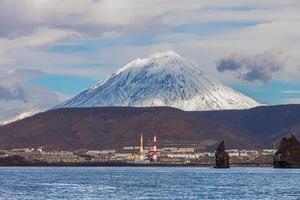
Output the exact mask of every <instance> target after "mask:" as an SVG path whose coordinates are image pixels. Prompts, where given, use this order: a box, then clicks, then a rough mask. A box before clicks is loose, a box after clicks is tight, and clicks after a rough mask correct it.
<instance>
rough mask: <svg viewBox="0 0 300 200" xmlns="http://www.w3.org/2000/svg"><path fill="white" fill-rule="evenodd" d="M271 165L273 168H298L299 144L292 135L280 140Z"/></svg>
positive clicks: (299, 161) (299, 158)
mask: <svg viewBox="0 0 300 200" xmlns="http://www.w3.org/2000/svg"><path fill="white" fill-rule="evenodd" d="M273 165H274V168H300V143H299V141H298V140H297V138H296V137H295V136H294V135H292V136H291V137H290V138H286V137H284V138H282V139H281V141H280V145H279V148H278V150H277V152H276V153H275V155H274V158H273Z"/></svg>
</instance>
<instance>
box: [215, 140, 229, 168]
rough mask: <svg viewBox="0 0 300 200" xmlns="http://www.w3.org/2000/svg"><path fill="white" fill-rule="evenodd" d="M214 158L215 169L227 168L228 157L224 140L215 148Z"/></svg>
mask: <svg viewBox="0 0 300 200" xmlns="http://www.w3.org/2000/svg"><path fill="white" fill-rule="evenodd" d="M215 157H216V165H215V168H229V167H230V166H229V155H228V153H227V152H226V151H225V145H224V140H223V141H222V142H221V143H220V144H219V146H218V147H217V151H216V153H215Z"/></svg>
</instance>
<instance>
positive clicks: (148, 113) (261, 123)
mask: <svg viewBox="0 0 300 200" xmlns="http://www.w3.org/2000/svg"><path fill="white" fill-rule="evenodd" d="M154 130H156V131H157V137H158V145H159V146H160V147H162V146H178V147H182V146H198V147H201V148H203V150H207V149H208V150H214V149H215V147H216V145H217V144H218V143H219V142H220V141H221V140H225V141H226V146H227V147H228V148H239V149H262V148H273V145H274V144H278V142H279V141H280V139H281V138H282V137H286V136H288V135H290V134H294V135H295V136H296V137H300V105H281V106H261V107H256V108H252V109H248V110H222V111H182V110H179V109H176V108H171V107H139V108H137V107H89V108H60V109H55V110H50V111H46V112H43V113H39V114H36V115H34V116H32V117H29V118H26V119H23V120H20V121H16V122H13V123H11V124H8V125H5V126H1V127H0V148H2V149H6V148H26V147H40V146H43V147H45V148H46V149H55V150H76V149H80V148H86V149H121V148H122V147H123V146H138V144H139V137H140V133H141V132H143V135H144V137H145V138H152V137H153V131H154Z"/></svg>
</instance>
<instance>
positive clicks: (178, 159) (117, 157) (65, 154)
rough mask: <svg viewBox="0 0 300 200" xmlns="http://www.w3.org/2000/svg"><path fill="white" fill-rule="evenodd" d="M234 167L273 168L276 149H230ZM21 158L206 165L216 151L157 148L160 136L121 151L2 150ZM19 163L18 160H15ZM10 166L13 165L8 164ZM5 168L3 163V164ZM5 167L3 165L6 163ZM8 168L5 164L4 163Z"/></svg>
mask: <svg viewBox="0 0 300 200" xmlns="http://www.w3.org/2000/svg"><path fill="white" fill-rule="evenodd" d="M226 151H227V152H228V155H229V157H230V163H231V165H249V166H251V165H253V166H268V165H270V166H271V165H272V158H273V155H274V154H275V152H276V149H260V150H247V149H228V150H226ZM14 157H15V158H16V157H17V158H18V159H19V161H21V163H22V162H25V163H27V164H28V165H30V164H32V165H34V164H36V163H38V164H41V165H43V164H45V165H74V166H76V165H110V164H111V165H119V164H120V165H202V166H212V165H213V164H214V157H215V152H208V151H202V150H201V149H199V148H195V147H174V146H171V147H160V148H158V147H157V138H156V133H155V132H154V135H153V140H152V141H151V140H150V139H148V141H147V144H145V143H144V138H143V134H142V133H141V135H140V146H124V147H123V148H122V149H121V150H115V149H101V150H86V149H79V150H76V151H47V150H44V149H43V148H42V147H40V148H18V149H10V150H0V161H1V159H2V160H5V158H14ZM13 162H16V161H13ZM8 164H9V163H8ZM0 165H1V163H0ZM2 165H3V164H2ZM4 165H5V164H4Z"/></svg>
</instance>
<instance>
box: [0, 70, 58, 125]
mask: <svg viewBox="0 0 300 200" xmlns="http://www.w3.org/2000/svg"><path fill="white" fill-rule="evenodd" d="M42 75H43V72H42V71H38V70H29V69H17V70H12V71H9V72H0V123H1V122H3V121H9V120H11V119H12V118H15V117H16V116H17V115H20V114H22V113H24V112H37V111H40V110H43V109H46V108H49V107H50V106H53V105H55V104H57V103H59V102H60V100H59V97H58V95H57V94H55V93H53V92H49V91H48V90H47V89H46V88H43V87H41V86H33V85H31V84H29V83H28V81H29V80H31V79H33V78H37V77H39V76H42Z"/></svg>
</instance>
